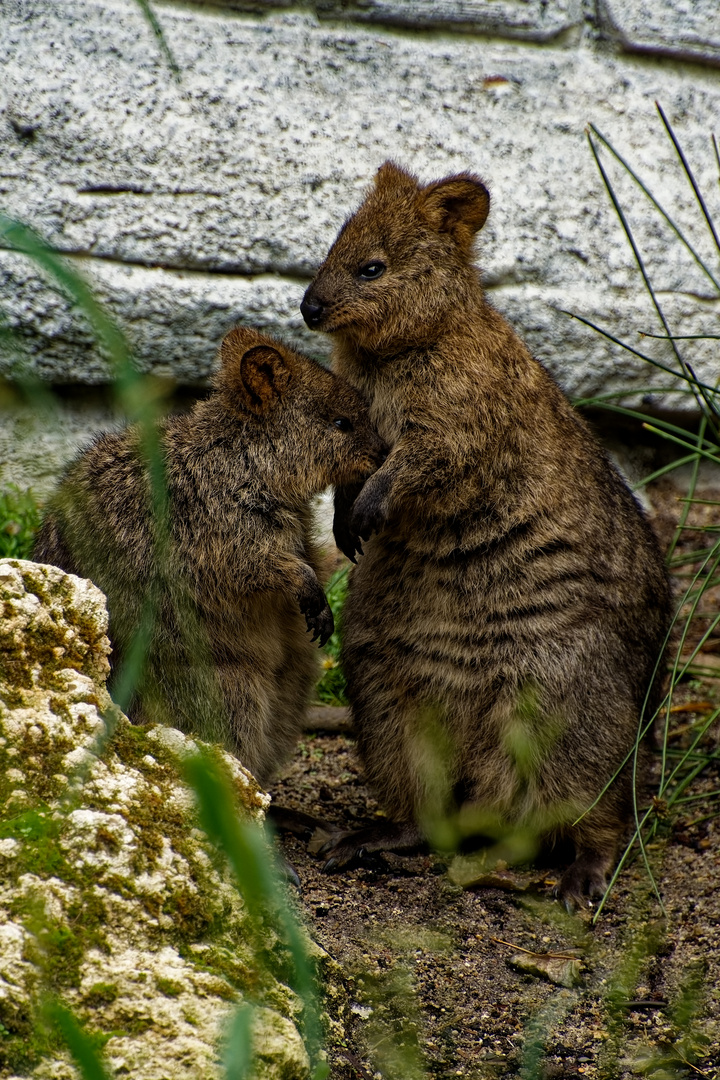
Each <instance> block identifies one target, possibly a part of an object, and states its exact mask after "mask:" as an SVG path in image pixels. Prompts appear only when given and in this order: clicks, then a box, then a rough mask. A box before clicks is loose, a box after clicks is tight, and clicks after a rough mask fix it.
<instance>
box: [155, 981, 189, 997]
mask: <svg viewBox="0 0 720 1080" xmlns="http://www.w3.org/2000/svg"><path fill="white" fill-rule="evenodd" d="M155 985H156V986H157V988H158V990H159V991H160V993H161V994H164V995H165V997H169V998H176V997H180V994H182V992H183V991H184V990H185V987H184V986H183V984H182V983H179V982H177V981H176V980H175V979H163V978H157V979H155Z"/></svg>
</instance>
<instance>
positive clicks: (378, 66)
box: [0, 0, 720, 394]
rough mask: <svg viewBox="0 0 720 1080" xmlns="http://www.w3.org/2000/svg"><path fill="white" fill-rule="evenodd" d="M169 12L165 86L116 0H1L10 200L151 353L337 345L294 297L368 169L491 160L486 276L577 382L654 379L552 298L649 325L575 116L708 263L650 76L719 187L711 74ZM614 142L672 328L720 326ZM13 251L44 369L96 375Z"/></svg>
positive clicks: (435, 170)
mask: <svg viewBox="0 0 720 1080" xmlns="http://www.w3.org/2000/svg"><path fill="white" fill-rule="evenodd" d="M457 6H458V10H459V5H457ZM470 6H471V5H469V4H468V5H465V7H467V9H468V10H469V9H470ZM429 7H430V5H428V8H429ZM530 7H531V6H529V8H528V10H530ZM518 8H519V5H518ZM368 10H369V9H368ZM563 10H566V9H563ZM567 10H570V9H569V8H568V9H567ZM158 15H159V17H160V20H161V22H162V25H163V28H164V30H165V33H166V35H167V39H168V41H169V43H170V45H171V47H172V49H173V51H174V54H175V56H176V57H177V60H178V62H179V65H180V68H181V71H182V80H183V81H182V85H181V87H179V88H178V86H177V85H176V84H175V83H174V82H173V80H172V77H171V76H170V74H169V72H168V69H167V67H166V65H165V63H164V61H163V58H162V56H161V55H160V53H159V51H158V49H157V45H156V42H155V39H154V38H153V36H152V34H151V33H150V31H149V30H148V27H147V24H146V23H145V21H144V20H143V18H142V16H141V14H140V13H139V11H138V8H137V5H136V4H134V3H131V2H130V0H92V2H91V0H88V2H86V3H83V4H80V3H78V4H73V5H58V4H55V3H53V2H51V0H33V2H32V3H29V4H28V3H20V2H19V0H7V2H6V3H5V4H4V5H3V8H2V13H1V14H0V22H1V25H0V66H2V69H3V82H2V87H0V107H1V108H2V112H1V113H0V205H2V208H3V209H4V210H5V211H7V212H9V213H11V214H14V215H16V216H17V217H19V218H21V219H23V220H25V221H28V222H29V223H31V224H32V225H34V226H35V227H36V228H37V229H38V231H39V232H40V233H41V234H42V235H43V236H45V237H46V238H47V239H48V240H50V241H51V242H52V243H54V244H56V245H57V246H58V247H59V248H60V249H62V250H63V251H65V252H67V253H68V254H69V255H72V256H73V258H74V260H75V262H76V263H77V264H78V265H81V266H82V267H83V269H84V270H85V272H86V273H87V274H88V276H89V278H90V279H91V281H92V282H93V283H94V284H95V285H96V287H97V289H98V292H99V295H100V297H101V299H103V300H104V302H105V303H106V305H107V307H108V309H109V310H110V312H111V313H112V314H114V315H115V317H116V318H117V320H118V322H119V323H120V324H121V325H122V326H123V328H124V329H125V331H126V333H127V335H128V337H129V339H130V340H131V342H132V344H133V346H134V348H135V349H136V352H137V355H138V360H139V363H140V364H141V366H143V367H144V368H146V369H152V370H155V371H157V372H159V373H160V374H163V373H164V374H167V373H168V372H170V373H172V374H173V375H174V376H175V377H177V378H178V379H179V380H180V381H182V382H192V381H198V380H200V381H202V380H203V379H204V378H205V377H206V376H207V373H208V371H209V370H210V366H211V364H212V360H213V356H214V354H215V350H216V348H217V345H218V343H219V341H220V339H221V337H222V334H223V333H224V331H225V330H226V329H227V327H228V326H230V325H232V323H233V322H235V321H238V320H244V321H247V322H251V323H255V324H257V325H260V326H263V327H265V328H267V329H269V330H271V331H272V332H278V333H280V334H281V336H286V337H289V339H290V340H294V341H296V342H297V343H298V344H299V345H301V346H302V347H304V348H306V349H308V350H309V351H310V352H311V353H313V354H314V355H318V356H319V355H322V354H323V353H326V352H327V347H328V345H327V342H324V341H323V340H322V339H320V338H318V337H315V336H312V335H309V334H307V332H306V331H305V330H304V328H303V327H302V324H301V322H300V319H299V316H298V312H297V304H298V302H299V299H300V296H301V295H302V292H303V290H304V288H305V286H306V284H307V282H308V281H309V280H310V278H311V276H312V274H313V273H314V270H315V268H316V267H317V265H318V264H319V262H320V261H321V260H322V258H323V256H324V254H325V252H326V250H327V248H328V246H329V244H330V243H331V242H332V240H333V238H334V236H335V234H336V232H337V229H338V227H339V226H340V224H341V223H342V221H343V218H344V217H345V216H346V214H348V213H349V212H351V211H352V210H353V209H354V208H355V207H356V206H357V204H358V202H359V200H360V198H361V197H362V193H363V191H364V189H365V187H366V185H367V183H368V182H369V181H370V180H371V178H372V175H373V173H374V171H375V169H376V168H377V167H378V165H379V164H380V163H381V162H382V161H383V160H385V159H386V158H388V157H394V158H396V159H398V160H400V161H401V162H402V163H403V164H405V165H407V166H409V167H410V168H412V169H414V170H415V171H416V172H418V173H419V174H420V175H421V177H422V178H424V179H427V180H431V179H433V178H436V177H438V176H441V175H443V174H446V173H448V172H452V171H458V170H462V169H467V168H470V169H473V170H475V171H478V172H480V173H481V175H483V176H484V177H485V179H486V180H487V182H488V184H489V186H490V188H491V191H492V197H493V204H492V209H491V214H490V219H489V222H488V225H487V226H486V228H485V229H484V230H483V233H482V234H481V237H480V241H479V245H478V261H479V264H480V265H481V266H482V268H483V271H484V275H485V281H486V284H487V285H488V288H489V289H490V292H491V295H492V296H493V297H494V298H495V301H496V302H497V304H498V306H499V307H500V308H501V309H503V310H506V311H507V312H508V314H509V315H510V316H511V317H512V320H513V322H514V323H515V325H516V327H517V329H518V330H519V332H520V333H521V334H522V335H523V336H524V337H525V338H526V339H527V340H528V342H529V343H530V345H531V347H532V348H533V349H534V350H535V351H536V352H537V353H538V355H540V356H541V358H542V359H544V360H546V361H547V363H548V365H549V366H550V367H551V369H552V370H553V372H554V373H555V374H556V375H557V376H558V378H560V380H561V382H562V384H563V385H564V387H565V388H566V389H567V390H568V391H569V392H570V393H571V394H585V393H588V392H590V391H592V392H602V391H603V390H610V389H612V390H620V389H622V388H623V387H627V388H628V389H631V388H633V387H635V386H637V385H638V382H639V381H641V380H642V381H644V380H645V379H646V378H647V372H646V371H645V370H644V369H642V368H641V367H640V366H639V362H638V363H637V364H635V363H634V362H633V361H631V360H630V359H629V357H627V356H626V355H624V354H618V352H617V351H616V350H614V348H612V347H610V346H608V345H607V343H606V342H605V341H604V340H603V339H600V338H593V337H592V336H591V335H590V333H589V331H586V330H584V329H582V330H581V328H579V326H578V325H577V324H573V323H572V322H571V321H570V320H568V319H567V318H566V317H565V316H561V315H559V314H558V313H557V310H556V309H557V308H558V307H561V306H563V307H568V306H570V300H572V303H573V306H574V308H575V309H577V310H578V313H579V314H583V315H585V316H586V317H588V318H590V319H592V320H593V321H595V320H596V319H598V320H599V321H602V322H603V323H604V325H606V326H608V329H609V330H611V332H614V333H618V332H619V335H620V336H622V335H624V334H625V335H626V334H628V333H629V334H631V335H636V333H637V331H638V330H641V329H648V328H649V329H651V330H652V331H653V332H657V331H658V330H659V326H658V325H657V324H656V325H655V326H654V327H653V326H648V318H654V316H652V311H651V309H648V306H647V300H646V298H645V296H644V293H643V290H642V283H641V279H640V277H639V275H638V271H637V268H636V267H635V265H634V261H633V258H632V255H631V252H630V250H629V248H628V245H627V242H626V240H625V237H624V236H623V233H622V230H621V228H620V226H619V223H618V220H617V218H616V216H615V214H614V212H613V210H612V207H611V205H610V203H609V200H608V198H607V195H606V193H605V191H604V189H603V186H602V182H601V180H600V178H599V175H598V172H597V169H596V166H595V163H594V161H593V159H592V156H591V154H590V152H589V149H588V146H587V143H586V139H585V135H584V130H585V126H586V124H587V123H588V121H592V122H594V123H595V124H596V125H597V126H598V127H599V128H600V129H601V130H602V131H604V133H605V134H606V135H607V136H608V137H610V138H611V139H612V140H613V142H614V143H615V144H616V145H617V147H618V149H619V150H621V151H622V152H623V153H624V154H625V155H626V156H627V158H628V159H629V160H630V161H631V162H632V163H633V165H634V166H635V167H636V168H637V169H638V171H639V172H640V173H641V174H642V175H643V176H644V178H645V179H646V180H647V182H648V183H649V184H650V186H651V188H652V189H653V190H655V191H656V193H657V194H658V197H660V198H661V200H662V201H663V203H664V204H665V205H666V206H667V207H668V208H669V209H672V213H673V216H674V218H675V219H676V220H677V221H678V223H679V224H680V225H681V227H683V228H685V229H686V230H687V231H688V233H689V234H690V235H692V236H693V238H694V242H695V243H696V244H697V246H698V249H699V250H700V252H701V254H702V255H703V257H704V258H706V259H707V260H708V261H709V264H711V265H712V267H714V273H715V277H716V279H718V278H720V273H719V271H718V263H717V254H716V253H715V252H714V251H713V247H712V242H711V239H710V237H709V236H708V233H707V229H706V227H705V224H704V222H703V221H702V219H701V218H700V214H699V211H698V208H697V205H696V203H695V201H694V197H693V194H692V191H691V190H690V188H689V186H688V184H687V181H686V179H685V177H684V176H683V174H682V171H681V170H680V168H679V166H678V162H677V158H676V156H675V151H674V150H673V148H672V145H671V144H670V143H669V141H668V139H667V137H666V135H665V132H664V130H663V128H662V126H661V124H660V122H659V120H658V118H657V115H656V113H655V108H654V100H655V99H656V98H657V99H659V100H660V101H661V102H662V103H663V105H664V107H665V109H666V112H667V113H668V116H669V118H670V120H671V121H672V123H673V124H674V125H675V128H676V130H677V132H678V135H679V136H680V138H681V139H682V142H683V145H684V147H685V150H686V153H687V155H688V157H689V159H690V160H691V162H692V164H693V167H694V168H695V170H696V174H697V176H698V179H699V181H700V183H701V185H702V186H703V187H704V189H705V190H706V191H710V190H712V189H713V188H714V185H715V183H716V175H715V172H716V164H715V160H714V155H713V153H712V148H711V146H710V143H709V133H710V131H711V129H712V126H713V124H714V123H715V121H716V117H717V115H718V114H719V113H720V85H718V81H717V78H716V77H715V74H714V72H712V71H711V70H710V69H708V71H707V72H703V71H702V70H701V69H698V68H697V67H696V66H695V67H693V68H692V69H690V70H683V69H682V68H681V67H680V66H677V65H674V66H672V67H668V66H666V65H663V66H659V65H658V66H653V65H650V64H638V63H637V62H635V61H631V60H628V59H622V58H618V57H613V56H610V55H607V54H606V53H603V52H595V51H592V50H591V49H590V48H589V45H588V43H584V44H582V45H579V46H577V47H575V46H573V47H563V48H555V47H550V46H545V47H543V48H537V47H536V46H529V45H523V44H521V43H518V42H515V43H505V44H503V43H499V42H498V41H497V40H493V41H491V42H488V41H485V42H481V41H479V40H477V39H475V38H472V37H465V36H456V37H455V38H452V37H450V36H447V35H445V36H435V35H430V34H427V35H422V34H418V35H416V36H415V37H414V38H411V37H410V36H409V35H398V34H396V33H393V32H391V31H387V30H384V29H381V28H378V27H369V26H367V25H365V26H355V27H352V28H348V27H347V26H343V25H340V24H331V23H322V22H318V20H317V18H315V17H314V16H310V15H298V14H287V13H282V12H278V11H274V12H272V11H271V13H270V14H268V15H267V16H266V17H265V18H260V17H257V16H254V17H250V16H247V15H239V14H234V13H233V12H231V11H228V10H225V11H223V12H219V11H218V9H217V8H213V9H210V8H207V9H206V8H205V7H203V6H202V5H194V6H192V7H189V6H187V5H186V6H184V7H177V8H175V7H174V6H172V5H163V6H161V7H159V8H158ZM605 158H606V160H607V161H608V163H609V166H610V167H611V175H612V176H613V182H614V183H615V184H616V185H617V187H618V192H619V197H620V198H621V200H622V201H623V205H625V206H626V208H627V212H628V216H629V219H630V221H631V224H632V227H633V229H634V230H635V232H636V234H637V237H638V241H639V243H640V244H641V248H642V251H643V256H644V258H645V260H646V264H647V266H648V270H649V272H650V273H651V275H652V277H653V281H654V284H655V287H656V289H658V290H659V293H660V295H661V297H662V298H663V303H665V304H667V306H668V310H669V311H671V312H672V311H682V312H683V316H682V318H683V324H682V330H683V332H686V333H687V332H691V331H690V330H689V329H688V327H690V326H692V327H693V331H695V332H701V331H702V330H703V329H707V328H708V327H711V326H712V325H713V322H714V320H715V318H716V307H713V304H714V299H713V298H716V297H717V296H718V291H719V290H718V289H717V287H716V286H714V285H713V284H712V283H711V282H710V280H709V279H708V278H707V276H706V275H704V274H703V273H702V272H701V271H700V270H699V269H698V267H697V265H696V264H695V263H694V261H693V260H692V258H691V257H690V256H689V255H688V254H687V252H686V251H685V249H684V248H683V247H682V246H681V245H680V244H679V243H678V242H677V241H676V240H675V238H674V236H673V234H672V232H671V231H670V230H669V228H668V227H667V226H666V225H665V224H664V223H663V221H662V219H661V218H659V217H658V215H657V214H656V213H655V211H652V210H651V209H650V208H649V204H647V203H646V202H645V201H644V199H643V198H642V197H641V196H639V194H638V189H637V188H636V187H635V186H634V185H633V184H632V182H631V181H630V180H629V179H628V178H627V177H626V176H624V175H623V173H622V170H621V169H620V168H619V167H617V166H616V165H615V164H613V163H612V161H610V159H609V157H608V155H607V154H605ZM21 261H22V260H19V259H18V258H17V257H10V256H3V259H2V267H3V269H2V271H0V272H1V273H2V275H3V276H2V278H0V292H1V293H2V296H1V298H0V302H1V303H2V306H3V308H4V309H5V310H6V311H7V312H8V314H9V318H10V321H11V324H12V325H13V326H14V327H16V328H19V329H21V330H22V334H23V340H24V342H25V344H26V346H27V350H26V351H27V355H28V359H29V363H30V365H31V367H32V368H33V370H34V371H36V372H37V373H38V374H39V375H40V376H41V377H42V378H44V379H49V380H53V381H59V382H75V383H82V382H90V383H97V382H101V381H103V380H105V379H106V378H107V377H108V370H107V365H106V364H105V363H104V362H103V360H102V357H100V356H99V355H98V352H97V349H96V347H95V346H94V344H93V342H92V340H91V337H90V334H89V332H88V330H87V329H86V328H84V326H83V323H82V321H81V320H78V319H77V317H75V316H71V315H70V313H69V309H68V306H67V304H66V302H65V301H64V300H62V299H61V298H59V297H58V296H57V294H56V293H54V292H53V291H52V290H49V289H48V287H47V285H46V284H45V283H44V282H42V281H41V280H40V278H39V277H38V274H37V272H36V271H35V270H34V269H33V268H32V267H31V266H30V265H29V264H28V263H27V262H23V266H22V267H21V266H20V262H21ZM677 329H678V327H675V330H676V331H677ZM646 344H647V347H648V348H650V347H652V348H653V349H656V348H661V347H662V346H661V345H658V343H654V344H652V346H651V345H650V343H646ZM706 363H707V364H708V365H710V367H712V365H713V360H712V358H711V357H707V358H706ZM714 363H715V364H717V361H714ZM2 364H3V370H5V371H9V370H10V369H11V360H10V359H9V358H8V357H5V358H4V360H3V362H2ZM699 366H700V367H701V368H703V358H702V357H701V358H700V363H699Z"/></svg>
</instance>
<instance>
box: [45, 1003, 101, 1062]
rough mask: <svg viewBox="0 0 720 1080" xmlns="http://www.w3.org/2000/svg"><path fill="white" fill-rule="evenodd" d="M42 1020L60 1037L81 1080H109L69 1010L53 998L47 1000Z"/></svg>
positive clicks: (90, 1044)
mask: <svg viewBox="0 0 720 1080" xmlns="http://www.w3.org/2000/svg"><path fill="white" fill-rule="evenodd" d="M42 1014H43V1018H44V1019H45V1021H46V1022H47V1023H49V1024H50V1025H51V1026H52V1027H54V1028H55V1030H56V1031H57V1032H58V1033H59V1035H60V1036H61V1037H62V1039H63V1041H64V1043H65V1045H66V1046H67V1048H68V1050H69V1051H70V1053H71V1055H72V1058H73V1061H74V1062H75V1064H76V1065H77V1067H78V1070H79V1072H80V1075H81V1077H82V1080H110V1074H109V1073H108V1072H106V1070H105V1067H104V1066H103V1064H102V1062H101V1060H100V1058H99V1056H98V1053H97V1051H96V1049H95V1047H94V1046H93V1043H92V1041H91V1040H90V1038H89V1037H88V1036H87V1034H86V1033H85V1032H84V1031H83V1029H82V1028H81V1026H80V1024H79V1023H78V1022H77V1020H76V1019H75V1017H74V1016H73V1014H72V1013H71V1012H70V1010H69V1009H66V1008H65V1006H64V1005H61V1004H60V1002H59V1001H57V999H55V998H48V999H47V1000H46V1001H45V1002H44V1005H43V1008H42Z"/></svg>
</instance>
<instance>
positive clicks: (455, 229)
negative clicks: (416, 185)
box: [420, 173, 490, 253]
mask: <svg viewBox="0 0 720 1080" xmlns="http://www.w3.org/2000/svg"><path fill="white" fill-rule="evenodd" d="M420 209H421V211H422V213H423V215H424V217H425V219H426V221H427V222H428V224H429V225H430V226H431V227H432V228H434V229H437V231H438V232H446V233H450V235H451V236H452V237H453V239H454V240H455V242H456V243H457V244H458V246H459V247H461V248H462V249H463V250H464V251H466V252H468V253H469V252H470V249H471V248H472V242H473V237H474V236H475V233H476V232H478V231H479V230H480V229H482V227H483V225H484V224H485V222H486V220H487V216H488V212H489V210H490V192H489V191H488V189H487V188H486V187H485V185H484V184H483V182H482V180H481V179H480V177H479V176H475V175H474V174H473V173H459V174H458V175H457V176H448V177H446V178H445V179H444V180H437V181H436V182H435V183H434V184H428V186H427V187H424V188H422V190H421V192H420Z"/></svg>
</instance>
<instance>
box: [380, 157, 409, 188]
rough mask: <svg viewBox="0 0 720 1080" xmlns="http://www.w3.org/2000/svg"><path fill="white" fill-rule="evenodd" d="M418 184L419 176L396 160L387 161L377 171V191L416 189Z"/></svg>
mask: <svg viewBox="0 0 720 1080" xmlns="http://www.w3.org/2000/svg"><path fill="white" fill-rule="evenodd" d="M418 186H419V185H418V182H417V178H416V177H414V176H413V174H412V173H411V172H408V171H407V169H403V167H402V165H398V164H397V162H395V161H385V162H384V163H383V164H382V165H381V166H380V168H379V169H378V171H377V172H376V173H375V189H376V190H377V191H387V190H393V189H394V190H396V191H416V190H417V188H418Z"/></svg>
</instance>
